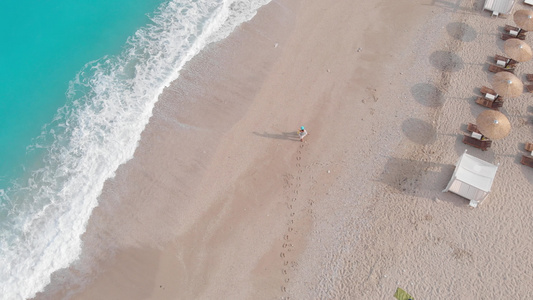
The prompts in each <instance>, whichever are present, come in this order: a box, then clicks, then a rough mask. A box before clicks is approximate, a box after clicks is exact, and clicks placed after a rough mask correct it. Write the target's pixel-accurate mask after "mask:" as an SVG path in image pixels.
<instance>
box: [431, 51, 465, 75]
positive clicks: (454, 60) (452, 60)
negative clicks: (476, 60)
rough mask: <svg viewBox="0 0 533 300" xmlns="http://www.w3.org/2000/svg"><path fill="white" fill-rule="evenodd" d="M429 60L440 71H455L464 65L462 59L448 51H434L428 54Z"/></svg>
mask: <svg viewBox="0 0 533 300" xmlns="http://www.w3.org/2000/svg"><path fill="white" fill-rule="evenodd" d="M429 61H430V63H431V65H432V66H433V67H435V68H437V69H438V70H439V71H442V72H457V71H459V70H461V69H463V67H464V62H463V59H462V58H461V57H460V56H459V55H457V54H455V53H453V52H450V51H435V52H433V53H431V55H430V56H429Z"/></svg>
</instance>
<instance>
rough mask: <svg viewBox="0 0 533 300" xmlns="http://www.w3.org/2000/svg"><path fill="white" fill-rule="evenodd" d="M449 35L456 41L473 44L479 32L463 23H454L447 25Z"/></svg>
mask: <svg viewBox="0 0 533 300" xmlns="http://www.w3.org/2000/svg"><path fill="white" fill-rule="evenodd" d="M446 30H447V31H448V34H449V35H450V36H451V37H453V38H455V39H456V40H459V41H463V42H472V41H473V40H475V39H476V38H477V31H476V30H475V29H474V28H473V27H472V26H470V25H468V24H466V23H463V22H452V23H449V24H448V25H446Z"/></svg>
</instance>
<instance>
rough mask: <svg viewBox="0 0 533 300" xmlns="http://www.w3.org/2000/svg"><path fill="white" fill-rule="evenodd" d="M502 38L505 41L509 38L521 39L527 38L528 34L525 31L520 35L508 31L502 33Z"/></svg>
mask: <svg viewBox="0 0 533 300" xmlns="http://www.w3.org/2000/svg"><path fill="white" fill-rule="evenodd" d="M500 38H501V39H502V40H504V41H506V40H508V39H519V40H522V41H523V40H525V39H526V35H525V34H524V33H519V34H518V35H512V34H508V33H502V35H501V36H500Z"/></svg>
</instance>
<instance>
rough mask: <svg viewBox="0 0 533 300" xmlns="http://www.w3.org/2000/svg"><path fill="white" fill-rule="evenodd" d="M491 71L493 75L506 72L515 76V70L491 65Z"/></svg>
mask: <svg viewBox="0 0 533 300" xmlns="http://www.w3.org/2000/svg"><path fill="white" fill-rule="evenodd" d="M489 71H490V72H493V73H498V72H503V71H505V72H510V73H513V74H514V68H502V67H500V66H497V65H491V64H489Z"/></svg>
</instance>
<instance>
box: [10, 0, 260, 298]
mask: <svg viewBox="0 0 533 300" xmlns="http://www.w3.org/2000/svg"><path fill="white" fill-rule="evenodd" d="M268 2H270V0H242V1H237V0H197V1H192V0H173V1H169V2H167V3H164V4H162V5H161V6H160V8H159V9H158V11H157V12H156V13H155V15H154V17H152V22H153V23H152V24H150V25H148V26H146V27H144V28H141V29H139V30H138V31H137V32H136V33H135V35H134V36H132V37H131V38H130V39H129V40H128V43H127V45H126V46H125V50H124V51H123V53H122V54H121V55H120V56H118V57H104V58H102V59H99V60H97V61H93V62H89V63H87V64H86V66H85V67H84V68H83V69H82V70H81V71H80V72H79V74H78V75H77V76H76V78H75V79H74V80H73V81H72V82H71V83H70V87H69V90H68V93H67V96H68V99H69V101H68V104H67V105H66V106H64V107H63V108H61V109H60V110H59V111H58V113H57V115H56V117H55V119H54V120H53V121H52V122H51V123H50V124H49V125H47V126H46V127H45V132H43V135H42V136H41V137H40V138H39V140H38V141H37V142H36V145H35V148H40V150H42V151H43V152H45V155H44V159H43V165H42V167H40V168H38V169H37V170H35V171H33V172H32V173H31V175H30V176H29V177H28V178H27V179H26V180H25V183H24V184H20V182H19V183H18V184H17V185H14V186H13V187H11V188H10V189H9V190H7V191H0V200H2V201H0V202H2V203H4V206H3V207H0V219H2V223H1V224H0V265H1V266H2V268H1V269H0V295H1V296H0V297H1V298H2V299H10V300H11V299H26V298H29V297H33V296H34V295H35V294H36V293H37V292H38V291H41V290H42V289H43V288H44V287H45V286H46V285H47V284H48V283H49V282H50V274H51V273H52V272H54V271H56V270H58V269H61V268H65V267H67V266H68V265H69V264H70V263H71V262H73V261H74V260H76V258H77V257H78V256H79V254H80V251H81V241H80V235H81V234H82V233H83V232H84V231H85V226H86V224H87V221H88V219H89V216H90V214H91V212H92V210H93V208H94V207H95V206H96V205H97V204H98V201H97V199H98V196H99V195H100V193H101V191H102V188H103V185H104V182H105V180H106V179H108V178H111V177H113V176H114V172H115V171H116V169H117V168H118V166H119V165H120V164H123V163H125V162H126V161H128V160H129V159H131V158H132V157H133V153H134V151H135V148H136V146H137V143H138V141H139V139H140V135H141V132H142V131H143V129H144V128H145V126H146V124H147V123H148V120H149V118H150V116H151V114H152V109H153V107H154V104H155V102H156V101H157V98H158V95H159V94H160V93H161V92H162V90H163V88H164V87H165V86H167V85H168V84H169V83H170V82H171V81H172V80H174V79H176V78H177V77H178V76H179V71H180V69H181V68H182V67H183V65H184V64H185V63H186V62H187V61H188V60H190V59H191V58H192V57H193V56H195V55H196V54H197V53H198V52H199V51H200V50H201V49H203V48H204V47H205V46H206V45H207V44H209V43H211V42H215V41H218V40H220V39H223V38H225V37H227V36H228V35H229V34H230V33H231V32H232V31H233V30H234V28H235V27H236V26H238V25H239V24H240V23H242V22H245V21H247V20H249V19H251V18H252V17H253V16H254V15H255V13H256V11H257V9H258V8H259V7H261V6H262V5H264V4H266V3H268ZM38 145H41V146H38ZM42 145H46V146H42Z"/></svg>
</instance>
